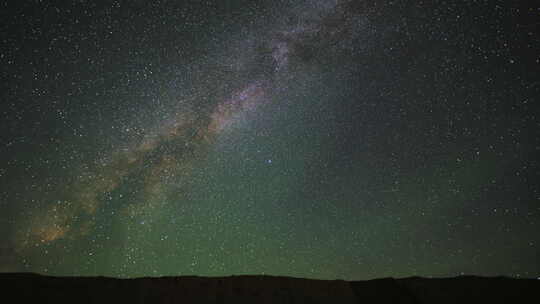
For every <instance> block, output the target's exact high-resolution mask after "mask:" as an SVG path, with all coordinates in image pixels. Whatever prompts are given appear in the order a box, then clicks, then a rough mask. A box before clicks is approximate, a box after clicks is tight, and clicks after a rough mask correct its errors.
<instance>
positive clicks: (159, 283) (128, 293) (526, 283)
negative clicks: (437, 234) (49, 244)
mask: <svg viewBox="0 0 540 304" xmlns="http://www.w3.org/2000/svg"><path fill="white" fill-rule="evenodd" d="M0 286H1V288H0V290H2V296H3V298H4V299H6V298H7V299H18V300H19V301H18V302H20V303H38V302H40V303H41V302H45V303H178V302H187V303H253V302H255V301H256V302H258V303H261V304H262V303H522V302H527V303H530V302H531V301H533V302H534V299H538V296H539V293H540V280H533V279H511V278H506V277H492V278H488V277H473V276H464V277H456V278H444V279H427V278H420V277H411V278H403V279H393V278H385V279H376V280H369V281H342V280H334V281H327V280H309V279H300V278H291V277H271V276H232V277H213V278H208V277H162V278H138V279H114V278H107V277H49V276H42V275H37V274H31V273H3V274H0Z"/></svg>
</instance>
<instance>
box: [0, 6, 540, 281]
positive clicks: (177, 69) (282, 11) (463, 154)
mask: <svg viewBox="0 0 540 304" xmlns="http://www.w3.org/2000/svg"><path fill="white" fill-rule="evenodd" d="M539 13H540V10H539V9H538V7H534V6H532V5H529V6H528V5H527V4H526V3H508V2H507V1H458V2H455V1H454V2H452V3H447V2H443V1H434V2H425V1H414V2H408V1H390V2H384V3H380V2H376V1H351V0H314V1H286V0H280V1H247V0H240V1H178V2H174V1H150V2H146V1H111V2H108V3H107V4H101V3H100V4H96V3H94V2H92V1H77V2H70V3H69V4H66V5H65V6H58V5H56V4H55V3H53V2H50V1H27V2H23V3H15V2H6V3H4V4H1V15H0V20H3V21H2V25H1V30H0V41H1V46H0V62H1V65H2V67H3V69H2V74H1V75H2V79H3V81H2V82H1V90H0V91H1V100H2V104H1V106H0V121H1V129H0V130H1V132H0V136H1V137H0V156H1V159H2V161H1V162H0V236H1V237H2V242H1V244H0V271H2V272H14V271H32V272H38V273H47V274H54V275H84V276H87V275H105V276H115V277H139V276H165V275H205V276H223V275H237V274H270V275H286V276H296V277H308V278H321V279H347V280H360V279H372V278H378V277H387V276H392V277H404V276H413V275H421V276H455V275H460V274H475V275H487V276H495V275H507V276H514V277H535V278H536V277H539V276H540V263H539V259H538V257H539V256H540V234H538V231H540V186H539V184H538V182H536V181H537V180H539V179H540V163H539V158H538V154H539V151H540V134H539V131H538V130H540V116H539V113H538V111H537V110H536V107H535V104H536V103H537V102H538V100H537V99H538V96H540V86H539V84H540V82H539V79H538V76H537V75H540V73H539V72H540V70H539V67H540V57H539V54H540V52H539V51H540V36H539V33H538V30H537V25H538V14H539Z"/></svg>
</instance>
